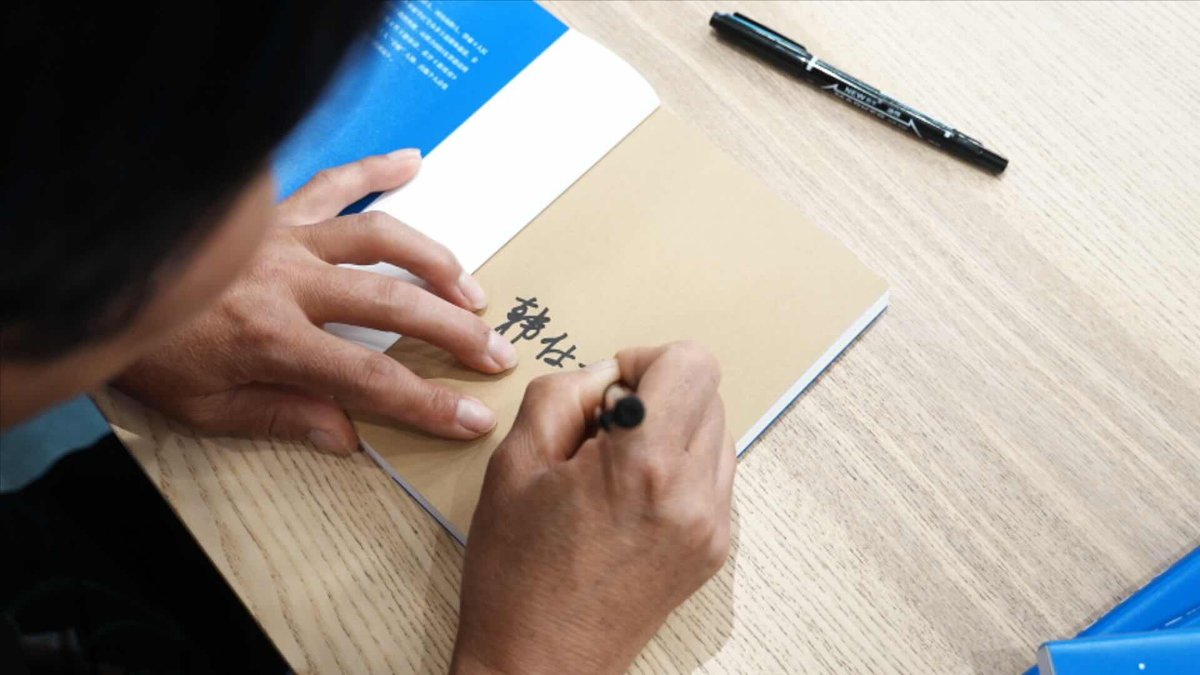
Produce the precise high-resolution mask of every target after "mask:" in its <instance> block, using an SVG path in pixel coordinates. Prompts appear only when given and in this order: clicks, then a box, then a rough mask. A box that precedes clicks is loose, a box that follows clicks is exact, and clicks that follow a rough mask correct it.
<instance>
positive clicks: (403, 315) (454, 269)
mask: <svg viewBox="0 0 1200 675" xmlns="http://www.w3.org/2000/svg"><path fill="white" fill-rule="evenodd" d="M419 166H420V155H419V154H418V153H417V152H416V151H398V152H395V153H391V154H390V155H380V156H376V157H368V158H366V159H363V160H361V161H359V162H355V163H353V164H347V165H345V166H341V167H337V168H334V169H330V170H327V171H323V172H321V173H320V174H318V175H317V176H316V177H315V178H314V179H313V180H312V181H311V182H309V183H308V184H307V185H305V186H304V187H303V188H301V189H300V190H299V191H298V192H297V193H296V194H295V195H293V196H292V197H290V198H288V199H287V200H286V201H284V202H282V203H281V204H280V205H279V206H278V207H277V208H276V212H277V213H276V215H277V223H278V225H277V226H274V227H272V228H271V231H270V232H269V233H268V234H267V237H266V241H265V242H264V244H263V246H262V249H261V250H260V251H259V255H258V256H257V258H256V259H255V260H254V261H253V262H252V263H251V265H250V268H249V269H248V270H247V271H246V272H245V273H243V274H242V276H241V277H239V278H238V280H237V281H235V282H234V283H233V285H232V286H231V287H230V288H229V289H228V290H227V291H226V292H225V294H224V295H223V296H222V297H221V299H220V300H218V302H217V304H216V305H215V306H214V307H212V308H210V309H209V310H207V311H206V312H205V313H204V314H202V315H201V316H200V317H198V318H197V319H195V320H194V321H193V322H191V323H190V324H188V325H187V326H185V327H184V328H182V329H181V330H180V331H179V332H178V333H176V334H175V335H174V336H173V337H172V338H171V339H170V340H169V341H168V342H167V343H166V344H165V345H164V346H162V347H161V348H159V349H158V350H156V351H155V352H153V353H151V354H150V355H149V356H146V357H144V358H142V359H141V360H140V361H137V362H136V363H135V364H134V365H133V366H132V367H131V368H129V369H128V370H127V371H126V372H125V373H123V374H122V375H121V376H120V378H119V379H118V380H117V382H116V383H115V384H116V386H117V388H118V389H121V390H123V391H124V392H126V393H128V394H130V395H132V396H134V397H135V398H137V399H140V400H141V401H143V402H144V403H146V404H148V405H150V406H152V407H155V408H158V409H160V410H162V411H163V412H166V413H167V414H169V415H171V416H173V417H175V418H177V419H179V420H181V421H183V422H186V423H188V424H190V425H191V426H193V427H196V428H199V429H201V430H203V431H209V432H220V433H234V434H246V435H254V436H270V437H276V438H283V439H295V440H308V441H310V442H312V443H313V444H314V445H316V446H317V447H318V448H320V449H323V450H327V451H333V452H350V451H351V450H353V449H354V448H355V447H356V446H357V444H358V437H357V435H356V434H355V432H354V428H353V426H352V425H351V424H350V420H349V419H348V418H347V417H346V414H345V413H344V412H343V411H342V408H341V406H342V405H346V406H349V407H353V408H356V409H361V410H366V411H369V412H373V413H378V414H381V415H384V416H387V417H389V418H392V419H396V420H399V421H402V422H405V423H407V424H410V425H413V426H415V427H418V428H421V429H424V430H426V431H428V432H430V433H433V434H436V435H439V436H443V437H447V438H459V439H466V438H474V437H476V436H479V435H481V434H484V433H486V432H488V431H490V430H491V428H492V427H493V426H495V423H496V420H495V415H494V414H493V413H492V411H490V410H489V409H488V408H487V407H486V406H484V405H483V404H482V403H480V402H479V401H478V400H476V399H473V398H470V397H468V396H463V395H461V394H459V393H457V392H455V391H453V390H451V389H449V388H447V387H444V386H442V385H440V384H435V383H432V382H427V381H425V380H423V379H421V378H420V377H418V376H416V375H414V374H413V373H412V372H410V371H409V370H408V369H406V368H405V367H404V366H402V365H400V364H399V363H397V362H396V361H394V360H392V359H391V358H389V357H387V356H386V355H384V354H380V353H377V352H374V351H371V350H369V349H367V348H365V347H361V346H358V345H356V344H353V343H351V342H349V341H347V340H344V339H342V338H339V337H336V336H334V335H331V334H329V333H327V332H325V331H324V330H323V329H322V328H321V326H322V325H324V324H325V323H329V322H337V323H347V324H353V325H358V326H366V327H370V328H379V329H383V330H388V331H394V332H398V333H401V334H403V335H410V336H413V337H416V338H419V339H422V340H425V341H426V342H429V343H431V344H434V345H436V346H438V347H441V348H443V349H445V350H446V351H448V352H450V353H451V354H453V355H454V356H455V357H457V358H458V360H459V361H461V362H462V363H463V364H465V365H467V366H469V367H472V368H475V369H477V370H480V371H482V372H485V373H499V372H502V371H505V370H508V369H510V368H512V367H513V366H515V365H516V362H517V354H516V351H515V350H514V349H513V347H512V345H511V344H510V343H509V342H508V340H506V339H504V338H503V337H501V336H500V335H498V334H497V333H496V332H495V331H493V330H492V329H491V328H490V327H489V326H488V325H487V324H486V323H484V322H483V320H482V319H480V318H479V317H478V316H476V315H475V314H473V313H472V311H471V310H479V309H482V308H483V307H484V306H485V305H486V304H487V300H486V296H485V295H484V292H483V289H482V288H480V286H479V284H478V283H477V282H476V281H475V280H474V279H473V278H472V277H471V276H470V275H469V274H467V273H465V272H464V271H463V269H462V267H461V266H460V265H459V263H458V261H457V260H456V259H455V257H454V255H453V254H451V253H450V251H449V250H448V249H446V248H445V247H444V246H442V245H440V244H438V243H436V242H434V241H432V240H430V239H429V238H428V237H425V236H424V235H422V234H421V233H419V232H417V231H416V230H414V229H412V228H410V227H408V226H407V225H405V224H403V223H401V222H399V221H397V220H396V219H394V218H392V217H390V216H387V215H385V214H383V213H378V212H372V213H363V214H358V215H351V216H344V217H336V216H337V214H338V212H340V211H341V210H342V209H343V208H344V207H345V206H346V205H347V204H351V203H353V202H355V201H356V200H358V199H359V198H361V197H362V196H364V195H366V194H369V193H371V192H377V191H382V190H388V189H391V188H395V187H398V186H400V185H403V184H404V183H407V182H408V181H409V180H411V179H412V177H413V176H414V175H415V174H416V172H417V169H418V167H419ZM381 261H382V262H388V263H392V264H394V265H396V266H398V267H401V268H404V269H406V270H408V271H409V272H411V273H412V274H413V275H414V276H417V277H419V278H421V279H422V280H424V281H425V282H426V283H427V284H428V286H429V288H430V289H431V290H432V292H431V291H428V290H425V289H423V288H420V287H418V286H416V285H414V284H411V283H407V282H405V281H402V280H400V279H395V278H391V277H386V276H383V275H380V274H374V273H371V272H366V271H362V270H355V269H347V268H343V267H338V264H340V263H356V264H371V263H376V262H381Z"/></svg>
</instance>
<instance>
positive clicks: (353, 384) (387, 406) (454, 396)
mask: <svg viewBox="0 0 1200 675" xmlns="http://www.w3.org/2000/svg"><path fill="white" fill-rule="evenodd" d="M287 354H288V356H287V357H286V358H287V359H288V360H287V361H279V362H276V363H275V364H274V365H273V366H272V369H271V370H272V372H270V373H267V374H266V376H267V377H270V378H272V379H275V380H278V381H282V382H285V383H287V384H289V385H292V386H296V387H301V388H303V389H306V390H312V391H321V392H326V393H328V394H330V395H332V396H333V397H334V398H336V399H337V400H338V401H339V402H341V403H342V404H343V405H345V406H346V407H348V408H355V409H359V410H364V411H367V412H372V413H376V414H378V415H383V416H385V417H389V418H391V419H394V420H397V421H400V422H403V423H405V424H408V425H410V426H413V427H416V428H418V429H421V430H424V431H427V432H429V433H431V434H434V435H437V436H441V437H443V438H454V439H471V438H477V437H479V436H481V435H483V434H485V433H487V432H489V431H491V430H492V428H493V427H495V426H496V415H495V413H493V412H492V411H491V410H490V409H488V408H487V406H485V405H483V404H482V403H480V402H479V401H478V400H476V399H474V398H471V397H469V396H463V395H462V394H459V393H458V392H456V391H454V390H452V389H450V388H449V387H445V386H443V385H440V384H437V383H435V382H428V381H426V380H423V379H421V378H420V377H418V376H417V375H415V374H413V373H412V372H411V371H410V370H408V369H407V368H405V367H404V366H402V365H400V364H399V363H398V362H396V361H395V360H394V359H392V358H391V357H389V356H387V355H386V354H381V353H379V352H374V351H371V350H370V349H367V348H365V347H361V346H359V345H356V344H354V343H352V342H349V341H347V340H343V339H341V338H338V337H335V336H333V335H330V334H329V333H326V332H325V331H323V330H321V329H320V328H317V327H315V326H308V327H306V328H304V329H303V330H301V331H300V333H298V334H297V335H295V336H294V338H293V342H292V344H291V346H290V348H289V350H288V352H287Z"/></svg>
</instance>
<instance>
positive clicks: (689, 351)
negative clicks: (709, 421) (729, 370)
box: [617, 342, 723, 452]
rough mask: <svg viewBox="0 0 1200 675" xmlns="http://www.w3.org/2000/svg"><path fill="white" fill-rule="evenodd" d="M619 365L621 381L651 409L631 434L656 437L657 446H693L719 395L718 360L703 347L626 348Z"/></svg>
mask: <svg viewBox="0 0 1200 675" xmlns="http://www.w3.org/2000/svg"><path fill="white" fill-rule="evenodd" d="M617 362H618V363H619V364H620V367H621V380H622V381H623V382H625V383H626V384H628V385H629V386H631V387H633V388H635V389H636V390H637V393H638V396H639V397H641V399H642V402H643V403H644V404H645V406H646V421H645V422H643V423H642V425H641V426H640V427H638V428H637V429H636V430H635V431H636V434H630V435H631V436H633V435H645V436H648V437H651V438H652V439H653V440H654V441H655V442H654V443H653V445H654V446H655V447H662V448H675V449H677V451H680V452H681V451H683V450H684V449H686V448H688V447H689V445H690V443H691V439H692V437H693V436H694V435H695V434H696V431H697V429H698V428H699V427H700V425H701V423H702V422H703V421H704V420H705V418H706V413H707V412H708V410H709V405H710V402H711V401H712V399H714V398H715V397H716V395H717V385H718V384H719V383H720V380H721V371H720V366H719V365H718V364H717V360H716V358H714V357H713V355H712V354H711V353H710V352H709V351H708V350H707V349H706V348H704V347H703V346H701V345H700V344H698V343H695V342H673V343H670V344H667V345H662V346H659V347H636V348H632V349H624V350H621V351H620V352H618V353H617ZM718 401H719V399H718ZM722 410H723V409H722ZM722 420H723V418H722Z"/></svg>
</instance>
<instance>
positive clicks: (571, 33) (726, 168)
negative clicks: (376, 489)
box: [276, 0, 887, 541]
mask: <svg viewBox="0 0 1200 675" xmlns="http://www.w3.org/2000/svg"><path fill="white" fill-rule="evenodd" d="M401 147H417V148H420V149H421V151H422V153H423V154H424V156H425V159H424V161H423V163H422V167H421V172H420V174H419V175H418V176H417V177H416V179H415V180H413V181H412V182H411V183H409V184H408V185H406V186H404V187H403V188H401V189H399V190H395V191H393V192H391V193H387V194H384V195H383V196H382V197H380V198H379V199H377V200H375V202H374V203H373V204H372V205H371V206H370V209H372V210H380V211H383V212H386V213H388V214H389V215H392V216H394V217H396V218H397V219H399V220H401V221H403V222H405V223H407V224H409V225H410V226H412V227H415V228H417V229H419V230H421V231H422V232H424V233H425V234H427V235H429V236H430V237H432V238H433V239H436V240H438V241H440V242H442V243H443V244H445V245H446V246H447V247H449V248H450V250H451V251H453V252H454V253H455V255H456V256H457V257H458V259H459V261H460V262H461V263H462V264H463V267H464V268H466V269H468V270H472V271H474V272H475V276H476V277H477V278H478V279H479V281H480V283H482V284H483V286H484V288H485V289H487V291H488V293H489V296H490V298H491V305H490V307H489V308H488V309H487V310H486V311H485V312H484V315H483V318H484V320H485V321H486V322H488V323H489V324H490V325H492V326H493V327H496V328H497V329H498V330H500V331H501V332H502V333H503V334H504V335H505V337H508V338H509V339H510V340H512V341H513V342H514V345H515V346H516V347H517V351H518V354H519V355H520V359H521V362H520V365H518V366H517V368H516V369H514V370H513V371H512V372H510V373H507V374H505V375H503V376H487V375H483V374H480V373H476V372H474V371H470V370H467V369H465V368H463V367H461V366H459V365H458V364H457V363H455V362H454V360H453V359H452V358H451V357H450V356H449V355H447V354H445V353H443V352H441V351H439V350H436V349H433V348H431V347H430V346H428V345H425V344H424V343H421V342H419V341H417V340H415V339H403V338H401V339H399V340H398V341H397V339H398V338H399V336H397V335H395V334H393V333H387V332H383V331H376V330H369V329H364V328H360V327H353V326H341V325H332V324H331V325H329V326H327V328H328V329H329V330H330V331H331V332H334V333H335V334H338V335H341V336H342V337H345V338H346V339H350V340H354V341H356V342H359V343H360V344H362V345H365V346H367V347H370V348H373V349H377V350H380V351H383V350H387V353H388V354H389V355H391V356H392V357H393V358H396V359H398V360H400V361H401V362H403V363H404V364H405V365H406V366H407V367H409V368H410V369H411V370H413V371H414V372H415V373H417V374H418V375H421V376H423V377H429V378H434V379H438V380H441V381H443V382H444V383H446V384H447V385H449V386H451V387H454V388H456V389H458V390H460V391H463V392H464V393H466V394H469V395H472V396H475V397H477V398H479V399H480V400H482V401H483V402H484V403H486V404H487V405H489V406H490V407H491V408H492V409H493V410H495V411H496V413H497V417H498V419H499V423H498V426H497V428H496V429H495V430H493V432H492V433H490V434H489V435H487V436H486V437H484V438H482V439H478V440H476V441H473V442H462V441H445V440H441V439H436V438H433V437H430V436H428V435H425V434H423V433H420V432H417V431H414V430H411V429H406V428H403V427H401V426H398V425H396V424H395V423H394V422H391V421H389V420H384V419H379V418H373V417H369V416H365V415H362V414H360V413H355V412H353V411H352V417H354V419H355V425H356V427H357V428H358V430H359V434H360V436H361V438H362V440H363V447H364V449H365V450H366V451H367V452H368V453H369V454H371V456H372V457H374V458H375V459H376V461H378V462H379V463H380V465H381V466H382V467H383V468H384V469H386V470H387V471H388V472H390V473H391V475H392V476H393V477H394V478H395V479H396V480H397V482H398V483H399V484H400V485H401V486H402V487H404V489H406V490H407V491H408V492H409V493H410V494H412V496H413V497H414V498H415V499H417V500H418V501H419V502H420V503H421V504H422V505H423V506H424V507H425V508H426V509H427V510H428V511H429V512H430V513H431V514H432V515H433V516H434V517H435V518H437V519H438V521H439V522H441V523H442V524H443V525H444V526H445V527H446V528H447V530H449V531H450V533H451V534H453V535H454V536H455V537H456V538H457V539H458V540H459V541H464V538H465V535H466V533H467V529H468V527H469V525H470V520H471V515H472V513H473V511H474V508H475V504H476V501H477V499H478V496H479V491H480V485H481V483H482V480H483V474H484V470H485V468H486V466H487V460H488V458H489V457H490V455H491V452H492V451H493V450H494V449H495V447H496V445H497V444H498V443H499V442H500V440H501V439H503V437H504V435H505V433H506V432H507V431H508V429H509V427H510V426H511V423H512V420H513V418H514V417H515V414H516V411H517V408H518V404H519V403H520V400H521V397H522V394H523V393H524V389H525V385H526V383H528V381H529V380H530V379H532V378H533V377H536V376H537V375H540V374H543V373H549V372H556V371H559V370H565V369H571V368H579V367H580V366H582V365H585V364H587V363H590V362H592V361H595V360H598V359H603V358H607V357H610V356H612V355H613V354H614V353H615V352H616V351H617V350H618V349H620V348H623V347H626V346H633V345H651V344H658V343H663V342H669V341H674V340H680V339H693V340H698V341H700V342H703V343H704V344H706V345H707V346H708V347H709V348H710V349H711V350H712V351H713V352H714V353H715V354H716V355H717V357H718V359H719V360H720V362H721V365H722V372H723V379H722V385H721V393H722V396H723V398H724V401H725V404H726V408H727V414H728V423H729V428H730V431H731V433H732V434H733V436H734V439H735V441H736V444H737V448H738V451H739V453H740V452H742V451H744V450H745V449H746V448H747V447H748V446H749V445H750V444H751V443H752V442H753V441H754V439H755V438H757V437H758V435H759V434H760V433H762V431H763V430H764V429H765V428H766V427H767V426H768V425H769V424H770V423H771V422H772V421H773V420H774V419H775V418H776V417H777V416H778V415H779V414H780V413H781V412H782V411H783V409H784V408H785V407H786V406H787V405H788V404H789V403H790V402H791V401H792V400H794V399H795V397H796V396H797V395H798V394H799V393H800V392H801V391H802V390H803V389H804V388H805V387H807V386H808V385H809V384H810V383H811V382H812V381H813V380H814V379H816V377H817V376H818V375H819V374H820V372H821V371H822V370H823V369H824V368H825V367H826V366H828V365H829V363H830V362H831V361H832V360H833V359H834V358H835V357H836V356H837V355H838V354H839V353H841V352H842V350H843V349H845V347H846V346H847V345H848V344H849V343H850V342H851V341H852V340H853V339H854V338H855V337H856V336H857V335H858V334H859V333H861V332H862V331H863V330H864V329H865V328H866V327H867V325H868V324H870V322H871V321H873V320H874V319H875V318H876V317H877V316H878V315H879V314H880V313H881V312H882V311H883V310H884V308H885V307H886V306H887V287H886V284H885V283H884V282H883V281H882V280H881V279H879V278H878V277H877V276H875V275H874V274H872V273H871V272H870V271H869V270H867V269H866V268H865V267H864V266H863V265H862V264H861V263H859V262H858V261H857V260H856V259H855V258H854V257H853V255H851V254H850V253H849V252H848V251H847V250H846V249H845V248H843V247H842V246H841V245H839V244H838V243H837V242H836V241H834V240H833V239H832V238H831V237H829V236H828V235H826V234H825V233H823V232H822V231H821V230H820V229H819V228H818V227H816V226H815V225H813V224H811V223H809V222H808V221H807V220H806V219H805V218H804V216H803V215H802V214H801V213H800V212H799V211H798V210H797V209H796V208H795V207H793V206H791V205H789V204H787V203H786V202H784V201H783V200H782V199H780V198H779V197H778V196H777V195H775V194H773V193H771V191H770V190H768V189H767V188H766V187H765V186H764V185H763V184H762V183H761V182H760V181H759V180H757V179H756V178H755V177H754V176H753V174H752V173H751V172H749V171H748V170H746V169H745V168H743V167H740V166H738V165H737V164H736V163H735V162H733V161H732V160H731V159H729V158H728V157H726V156H725V155H724V153H722V152H720V151H719V150H717V149H716V148H715V147H714V146H713V145H712V144H711V143H710V142H709V141H708V140H707V139H706V138H704V137H703V136H702V135H700V134H698V133H697V132H696V131H694V130H692V129H690V128H689V127H688V126H687V125H686V124H685V123H684V122H681V121H680V120H678V119H676V118H675V117H674V116H672V115H671V114H670V113H669V112H667V111H665V110H660V109H659V101H658V97H657V95H656V94H655V92H654V89H653V88H652V87H651V86H650V85H649V84H648V83H647V82H646V80H645V79H644V78H643V77H642V76H641V75H640V74H639V73H638V72H637V71H636V70H634V69H633V68H632V67H631V66H630V65H629V64H628V63H626V62H625V61H623V60H622V59H620V58H619V57H617V56H616V55H615V54H613V53H612V52H610V51H609V50H607V49H605V48H604V47H603V46H601V45H599V44H597V43H596V42H594V41H592V40H590V39H589V38H587V37H586V36H584V35H582V34H580V33H579V32H578V31H575V30H573V29H571V28H570V27H568V26H566V25H565V24H563V23H562V22H561V21H559V20H558V19H556V18H555V17H554V16H553V15H551V14H550V13H549V12H547V11H546V10H545V9H543V8H542V7H540V6H539V5H537V4H536V3H534V2H440V1H438V0H419V1H414V2H407V3H385V17H384V21H383V22H382V23H381V25H380V26H379V28H378V30H377V31H376V32H375V33H374V34H372V35H370V36H368V37H367V38H366V39H365V40H364V41H363V43H362V44H360V45H359V47H358V48H357V49H356V50H354V52H353V54H352V57H351V58H350V60H349V61H348V63H347V64H345V65H344V66H343V68H342V73H341V75H340V76H339V78H338V80H337V82H335V84H334V86H333V87H331V89H330V91H329V92H327V93H326V96H325V97H324V99H323V101H322V102H321V103H320V104H319V105H318V106H317V108H316V110H315V111H314V112H313V113H312V114H311V115H310V116H309V118H308V119H306V120H305V122H304V123H302V124H301V125H300V126H299V127H298V129H297V130H296V131H295V132H294V134H293V135H292V137H290V138H289V139H288V141H287V142H286V143H285V144H284V146H283V148H282V149H281V151H280V152H279V153H278V155H277V159H276V170H277V172H278V173H279V175H280V177H281V185H282V188H283V190H282V191H283V194H285V195H286V194H287V193H288V192H289V191H291V190H292V189H294V187H295V186H297V185H300V184H302V183H303V182H305V181H306V180H308V179H309V178H310V177H311V176H312V174H313V173H315V172H316V171H318V170H320V169H322V168H325V167H328V166H334V165H337V164H340V163H343V162H345V161H350V160H353V159H356V158H358V157H361V156H364V155H367V154H373V153H381V152H387V151H390V150H393V149H396V148H401ZM368 269H370V270H372V271H374V272H377V273H380V274H389V275H394V276H400V277H406V276H407V273H406V272H404V271H403V270H399V269H397V268H395V267H393V266H390V265H387V264H379V265H373V266H370V267H368Z"/></svg>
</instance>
